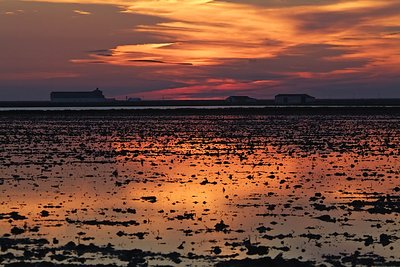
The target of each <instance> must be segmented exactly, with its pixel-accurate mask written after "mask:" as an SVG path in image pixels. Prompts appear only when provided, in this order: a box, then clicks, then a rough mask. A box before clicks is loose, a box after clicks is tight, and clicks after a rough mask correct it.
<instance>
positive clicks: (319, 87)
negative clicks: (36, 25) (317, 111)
mask: <svg viewBox="0 0 400 267" xmlns="http://www.w3.org/2000/svg"><path fill="white" fill-rule="evenodd" d="M33 2H36V3H37V4H38V5H44V3H47V5H48V4H49V3H51V5H61V3H62V5H63V8H64V9H69V10H70V11H73V12H75V13H77V14H80V15H89V14H91V15H92V16H80V17H87V18H89V17H93V19H100V18H101V17H100V16H101V15H97V13H99V12H94V9H97V8H98V7H100V6H101V7H104V8H105V9H112V8H113V9H114V13H113V15H112V16H113V18H121V17H124V16H125V17H126V16H132V17H131V18H132V23H131V25H129V23H126V24H124V27H121V25H117V23H116V22H115V19H110V16H111V15H110V14H108V15H107V16H108V17H103V21H107V23H108V25H107V27H108V28H109V29H113V30H112V32H113V34H112V35H109V36H108V37H107V38H109V40H112V41H113V42H112V43H114V45H109V46H104V43H102V44H100V43H98V44H96V42H95V41H93V42H89V41H88V44H89V43H90V46H91V47H88V45H85V46H82V50H81V51H86V52H85V53H77V54H76V55H70V56H69V58H67V59H66V61H65V62H67V63H64V64H72V65H76V67H77V68H79V69H84V68H92V67H91V66H94V65H97V66H99V67H98V68H101V67H102V66H103V67H105V66H110V67H113V68H115V69H118V70H120V69H121V68H127V69H132V70H134V72H135V74H134V75H133V76H132V79H136V80H140V81H141V82H143V83H144V84H146V80H148V79H156V80H160V81H163V83H160V84H169V86H167V87H164V88H150V87H151V86H149V87H148V88H146V87H144V88H135V89H133V91H132V95H138V94H140V95H141V96H145V97H152V98H157V95H167V96H168V97H169V98H174V95H175V97H176V98H191V97H194V98H196V97H207V96H208V97H209V98H215V97H217V96H218V97H220V96H224V95H229V94H233V93H238V92H240V93H242V94H246V92H248V94H250V93H251V94H252V95H256V96H260V97H263V96H264V97H269V96H271V95H272V94H274V93H276V92H286V91H295V90H303V91H307V92H309V93H312V94H315V95H317V96H318V94H319V93H320V94H321V95H322V96H323V95H324V92H325V91H324V90H325V89H324V88H334V90H338V89H337V88H338V86H339V85H338V84H342V86H343V87H346V88H351V85H352V84H354V85H355V86H357V89H354V90H359V89H358V88H363V87H365V88H370V87H371V86H373V87H375V88H381V87H382V86H385V85H386V84H387V85H388V86H393V81H398V80H397V79H396V77H398V76H400V64H399V63H400V35H399V32H400V13H399V12H398V10H400V2H399V1H398V0H321V1H315V0H286V1H282V0H263V1H261V0H248V1H244V0H229V1H228V0H225V1H222V0H216V1H211V0H135V1H133V0H107V1H106V0H79V1H78V0H47V1H43V0H31V1H25V3H33ZM100 14H102V13H101V12H100ZM96 15H97V16H98V17H97V16H96ZM138 16H143V17H146V18H148V19H143V20H141V21H140V22H138V21H135V18H137V17H138ZM87 22H88V21H86V23H87ZM81 23H82V25H84V23H85V22H84V21H82V22H81ZM99 27H100V26H99ZM76 30H77V31H81V30H80V29H79V28H76ZM98 34H99V35H96V36H100V34H101V33H100V31H99V33H98ZM103 34H107V31H104V32H103ZM95 38H97V37H95ZM78 42H79V40H78ZM93 63H95V64H93ZM81 77H84V75H83V76H81ZM144 77H146V79H145V78H144ZM165 81H168V82H167V83H164V82H165ZM363 84H364V86H363ZM174 85H178V86H177V87H170V86H174ZM393 90H394V89H393ZM338 92H341V91H340V90H338ZM124 93H126V92H125V91H124ZM341 93H342V92H341ZM393 93H394V95H396V92H395V91H393ZM115 95H117V96H118V95H120V94H119V93H118V92H115ZM399 95H400V94H399ZM338 96H339V95H338Z"/></svg>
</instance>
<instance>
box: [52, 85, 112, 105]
mask: <svg viewBox="0 0 400 267" xmlns="http://www.w3.org/2000/svg"><path fill="white" fill-rule="evenodd" d="M50 99H51V101H52V102H58V103H77V102H79V103H93V102H96V103H98V102H106V101H107V99H106V98H105V97H104V95H103V92H102V91H100V90H99V88H97V89H96V90H94V91H90V92H51V94H50Z"/></svg>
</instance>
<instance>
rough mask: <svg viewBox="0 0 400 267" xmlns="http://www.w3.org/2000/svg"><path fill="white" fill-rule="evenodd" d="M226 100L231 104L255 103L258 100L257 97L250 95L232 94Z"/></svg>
mask: <svg viewBox="0 0 400 267" xmlns="http://www.w3.org/2000/svg"><path fill="white" fill-rule="evenodd" d="M225 102H227V103H229V104H253V103H256V102H257V99H255V98H251V97H248V96H230V97H228V98H226V99H225Z"/></svg>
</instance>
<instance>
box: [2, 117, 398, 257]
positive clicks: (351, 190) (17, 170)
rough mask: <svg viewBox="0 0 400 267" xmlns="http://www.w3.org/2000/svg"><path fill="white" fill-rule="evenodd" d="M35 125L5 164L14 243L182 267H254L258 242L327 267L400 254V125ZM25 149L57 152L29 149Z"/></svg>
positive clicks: (307, 121)
mask: <svg viewBox="0 0 400 267" xmlns="http://www.w3.org/2000/svg"><path fill="white" fill-rule="evenodd" d="M30 123H31V122H30V121H24V122H19V121H13V122H12V125H13V126H14V127H13V128H12V129H17V130H15V131H14V132H10V135H9V138H10V139H7V140H8V141H12V140H13V139H18V140H19V144H20V145H19V146H15V145H13V143H7V142H8V141H7V140H5V139H3V141H4V142H5V145H6V151H8V152H7V153H8V155H10V156H11V157H4V155H5V154H4V152H2V153H3V157H1V158H2V166H8V167H1V168H0V174H1V177H4V178H3V179H4V180H2V181H3V184H2V185H0V190H1V192H2V194H1V197H0V203H2V206H1V211H0V226H1V229H2V231H3V232H2V234H3V235H5V236H6V237H7V234H8V233H10V232H12V231H14V232H15V231H17V230H18V229H20V230H19V231H23V233H18V234H16V235H15V238H21V237H27V238H28V237H29V238H31V239H32V240H36V239H38V238H46V239H48V240H49V241H51V242H56V244H53V245H52V246H57V245H58V244H60V245H65V244H67V243H68V242H70V241H73V242H75V243H77V244H83V245H88V244H90V243H93V244H95V245H96V246H105V245H107V244H108V243H110V242H111V243H112V244H113V246H114V249H118V250H119V249H120V250H124V249H129V248H132V247H134V248H137V249H141V250H143V251H154V252H157V253H161V254H162V253H171V252H176V251H177V252H179V253H180V255H181V256H180V259H181V260H182V261H183V262H191V261H190V260H189V258H187V257H188V256H186V255H192V254H190V253H194V255H197V256H198V257H200V258H201V257H206V256H207V255H213V254H212V253H213V251H217V252H219V250H218V249H216V247H218V248H219V249H221V252H219V253H220V255H223V256H224V257H228V258H229V257H232V258H245V257H247V256H248V253H250V252H249V251H250V247H249V245H248V243H246V242H250V244H255V245H254V246H261V247H262V246H267V247H268V250H269V252H268V255H269V256H272V257H275V256H276V255H278V254H279V253H282V252H283V253H284V256H285V257H286V258H292V257H295V258H298V257H300V256H301V257H303V258H304V259H306V260H307V259H313V260H315V261H317V262H318V261H321V262H323V258H324V257H325V256H326V255H328V254H338V253H342V252H343V253H351V252H352V251H353V250H354V249H356V248H358V247H359V246H360V242H364V241H365V240H367V239H366V237H365V235H367V234H368V235H370V236H371V237H368V240H367V241H365V242H370V241H371V240H372V242H374V244H375V247H372V246H365V247H363V248H362V250H361V251H362V252H363V253H368V252H371V251H374V253H378V254H379V255H382V256H384V257H389V256H395V255H398V254H397V253H398V250H397V248H393V249H389V248H390V247H391V246H394V247H395V245H396V243H397V242H398V241H397V239H396V234H395V232H394V231H395V222H397V211H396V207H395V206H393V205H394V204H393V203H397V202H396V201H397V199H398V196H397V193H396V192H397V191H394V189H395V188H396V187H398V183H397V179H398V178H399V171H398V168H399V166H400V165H399V163H398V162H397V157H398V156H397V155H398V146H397V144H398V142H399V139H398V134H397V129H396V128H395V126H394V125H396V123H397V119H390V118H388V119H383V118H378V117H376V118H375V117H374V118H369V120H364V119H362V118H361V119H360V118H358V117H342V118H334V117H325V118H322V117H290V116H286V117H279V116H278V117H273V116H252V117H240V116H220V117H218V116H203V117H201V116H200V117H198V116H187V117H184V116H182V117H157V116H155V117H143V118H141V117H131V118H113V119H106V118H105V119H102V120H90V119H87V121H86V122H85V123H84V124H82V123H80V122H77V121H74V120H71V121H66V122H63V126H59V125H58V123H57V122H56V121H46V120H42V121H40V122H36V123H39V124H38V125H37V127H30V126H29V125H30ZM8 126H9V123H7V125H6V124H3V127H8ZM43 129H52V133H54V135H48V134H47V133H46V131H45V130H43ZM67 129H68V131H66V130H67ZM29 136H36V137H35V138H40V140H43V141H40V142H42V143H43V144H46V145H45V146H43V147H46V149H48V150H46V151H53V152H50V153H49V152H46V153H44V151H42V150H41V149H40V148H39V147H37V146H32V144H31V143H30V141H29V140H30V139H29V138H30V137H29ZM61 137H62V138H63V139H64V142H63V145H61V146H60V144H59V142H58V140H59V138H61ZM32 151H35V153H32ZM396 190H397V189H396ZM32 193H33V194H32ZM27 196H29V198H27ZM390 209H393V210H390ZM11 212H16V214H15V213H11ZM382 212H388V214H381V213H382ZM7 218H8V219H7ZM377 223H379V225H380V226H379V227H380V228H379V229H381V230H377V229H378V228H376V224H377ZM15 227H17V230H15V229H14V228H15ZM12 229H14V230H12ZM218 229H219V230H218ZM382 231H384V232H385V233H387V234H388V235H391V236H392V237H391V239H390V240H391V241H390V242H391V243H390V244H391V246H388V247H381V248H380V247H379V246H378V245H379V242H380V241H379V235H380V234H381V232H382ZM344 232H348V233H349V234H344ZM310 237H311V238H317V240H314V241H310V239H309V238H310ZM54 240H56V241H54ZM246 240H247V241H246ZM232 244H234V245H232ZM246 244H247V245H246ZM361 244H362V243H361ZM377 246H378V247H377ZM316 247H318V249H315V248H316ZM99 253H100V254H101V252H99ZM115 253H117V252H115ZM118 253H120V252H118ZM161 254H160V255H159V256H160V257H161ZM200 258H199V259H200ZM216 259H217V258H207V257H206V258H202V261H205V262H208V264H210V261H211V262H215V260H216ZM149 260H150V259H149ZM153 260H154V259H153ZM164 260H167V259H164ZM88 261H93V260H89V259H88ZM108 261H110V262H113V256H112V255H111V254H110V255H109V256H108ZM93 262H96V261H93ZM155 262H163V261H155ZM167 262H168V260H167ZM203 263H204V262H203ZM200 265H201V263H200ZM205 265H207V264H205Z"/></svg>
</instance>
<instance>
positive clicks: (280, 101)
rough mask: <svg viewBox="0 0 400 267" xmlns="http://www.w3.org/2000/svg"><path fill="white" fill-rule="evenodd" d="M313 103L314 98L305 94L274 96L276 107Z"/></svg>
mask: <svg viewBox="0 0 400 267" xmlns="http://www.w3.org/2000/svg"><path fill="white" fill-rule="evenodd" d="M314 102H315V97H313V96H310V95H307V94H279V95H276V96H275V104H277V105H303V104H311V103H314Z"/></svg>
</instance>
